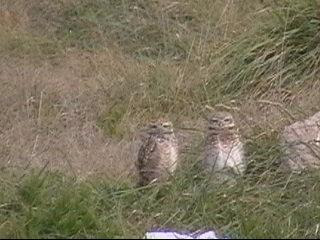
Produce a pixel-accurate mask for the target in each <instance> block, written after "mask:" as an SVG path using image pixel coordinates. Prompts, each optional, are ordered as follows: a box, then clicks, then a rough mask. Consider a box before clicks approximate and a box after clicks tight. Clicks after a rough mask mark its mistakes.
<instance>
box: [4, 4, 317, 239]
mask: <svg viewBox="0 0 320 240" xmlns="http://www.w3.org/2000/svg"><path fill="white" fill-rule="evenodd" d="M26 2H27V3H26ZM319 4H320V2H319V1H317V0H310V1H299V0H285V1H271V0H270V1H268V0H264V1H252V2H250V4H248V2H247V1H245V0H242V1H232V0H228V1H225V0H215V1H213V0H177V1H166V0H163V1H153V0H152V1H144V0H122V1H117V0H90V1H89V0H79V1H75V0H68V1H66V0H43V1H41V2H39V1H36V0H29V1H12V0H2V3H1V4H0V54H1V56H2V58H1V59H0V116H1V118H0V159H1V165H0V166H1V170H0V171H1V174H0V175H1V177H0V180H1V184H0V237H2V238H5V237H6V238H58V237H61V238H79V237H84V238H98V237H104V238H124V237H142V236H143V235H144V233H145V232H146V231H148V230H150V229H151V228H152V227H172V228H178V229H190V230H196V229H200V228H214V229H218V230H219V231H220V232H222V233H223V234H226V235H228V236H230V237H233V238H238V237H239V238H240V237H242V238H298V237H299V238H316V237H319V235H320V233H319V218H320V214H319V212H318V211H317V210H318V202H319V197H320V194H319V191H318V190H319V187H320V186H319V181H318V180H319V179H320V175H319V172H317V171H314V172H306V173H301V174H291V173H289V172H284V171H282V170H281V169H280V168H279V163H280V161H281V156H282V152H281V148H280V146H279V134H280V133H281V130H282V129H283V127H284V126H285V125H287V124H289V123H291V122H293V121H294V120H297V119H301V118H304V117H306V116H309V115H311V114H313V113H314V112H316V111H319V110H320V107H319V101H320V84H319V80H318V74H319V72H318V69H319V67H320V66H319V65H320V57H319V56H320V54H319V52H320V45H319V42H320V41H319V40H320V39H319V36H320V35H319V32H320V18H319V16H320V15H319V9H320V8H319V7H320V6H319ZM205 105H210V106H212V107H214V108H223V109H226V108H227V109H228V110H230V111H232V112H233V114H234V115H235V116H236V118H237V120H238V123H239V126H240V132H241V133H242V135H243V138H244V141H245V146H246V150H247V159H248V161H249V167H248V171H247V173H246V175H245V176H244V177H243V178H237V179H236V180H237V181H236V182H235V183H232V184H231V183H220V182H217V181H216V180H215V176H211V177H208V176H205V175H203V174H202V173H201V170H200V169H199V166H198V164H197V161H198V157H199V154H200V151H201V142H202V132H201V131H202V126H203V122H202V120H201V116H202V114H203V113H204V106H205ZM163 115H165V116H168V117H170V119H172V121H173V122H174V125H175V127H176V129H177V131H178V132H179V133H181V134H185V135H186V136H187V137H189V138H190V139H191V140H190V141H191V142H192V143H193V144H192V146H191V148H190V149H188V151H187V153H186V154H184V155H183V164H182V166H181V168H179V171H178V173H177V175H176V176H174V177H173V178H172V179H171V180H170V181H169V182H167V183H163V184H159V185H155V186H148V187H145V188H135V187H133V186H134V181H135V173H134V164H133V163H134V160H135V154H134V151H136V149H137V145H138V144H137V142H136V137H137V133H136V131H137V129H138V128H139V127H141V126H142V125H143V124H145V123H146V122H148V121H149V120H150V119H152V118H157V117H159V116H163ZM186 129H191V130H192V129H193V130H195V131H190V130H186Z"/></svg>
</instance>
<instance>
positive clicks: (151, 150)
mask: <svg viewBox="0 0 320 240" xmlns="http://www.w3.org/2000/svg"><path fill="white" fill-rule="evenodd" d="M177 163H178V143H177V139H176V136H175V134H174V131H173V125H172V123H171V122H170V121H167V120H165V119H159V120H158V121H156V122H153V123H150V124H149V125H148V126H146V127H145V128H144V129H142V144H141V147H140V149H139V152H138V158H137V161H136V168H137V170H138V173H139V182H138V186H145V185H147V184H149V183H151V182H155V181H163V180H166V179H168V177H169V176H170V175H173V174H174V172H175V170H176V168H177Z"/></svg>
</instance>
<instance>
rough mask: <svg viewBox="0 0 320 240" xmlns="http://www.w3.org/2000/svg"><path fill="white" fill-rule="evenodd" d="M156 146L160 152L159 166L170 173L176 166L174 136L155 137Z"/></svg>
mask: <svg viewBox="0 0 320 240" xmlns="http://www.w3.org/2000/svg"><path fill="white" fill-rule="evenodd" d="M157 143H158V144H157V147H158V150H159V153H160V159H161V163H160V165H161V167H162V168H165V169H166V170H167V171H169V172H170V173H173V172H174V171H175V170H176V168H177V161H178V148H177V142H176V140H175V138H174V137H173V138H171V139H163V138H159V139H157Z"/></svg>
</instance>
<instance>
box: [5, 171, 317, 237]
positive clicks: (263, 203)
mask: <svg viewBox="0 0 320 240" xmlns="http://www.w3.org/2000/svg"><path fill="white" fill-rule="evenodd" d="M2 174H3V175H5V174H4V173H2ZM193 174H194V175H193ZM193 174H190V176H189V177H185V176H178V177H176V178H175V181H174V182H171V183H167V184H164V185H158V186H154V187H149V188H146V189H136V188H132V187H129V186H127V185H126V184H121V183H110V182H108V181H106V180H105V179H91V180H87V181H85V182H78V181H76V180H74V179H72V178H70V177H66V176H64V175H63V174H61V173H58V172H43V173H42V174H39V172H38V171H35V172H33V173H31V174H29V175H27V176H25V177H23V178H22V179H21V178H20V179H16V178H12V176H10V178H8V179H7V178H6V177H4V178H2V185H3V187H2V191H1V192H2V193H3V194H2V196H1V202H2V205H1V212H2V213H1V219H2V220H1V222H2V225H1V228H0V232H1V236H2V237H9V238H30V237H36V238H48V237H49V238H51V237H55V238H56V237H62V238H79V237H84V238H92V237H102V238H110V237H111V238H119V237H120V238H123V237H134V238H141V237H143V233H144V232H145V231H148V230H149V229H150V228H152V227H154V226H158V227H160V226H161V227H176V228H183V229H184V228H188V229H199V228H203V227H214V228H218V229H219V230H220V231H222V232H224V234H226V235H229V236H232V237H235V238H239V237H246V238H298V237H302V238H316V237H318V236H319V235H318V232H317V229H318V227H317V224H318V221H319V217H320V216H319V215H318V214H317V212H318V211H317V209H318V200H319V197H320V196H319V191H318V190H319V184H318V183H317V182H318V180H319V174H318V173H313V174H309V175H307V174H304V175H300V176H293V175H281V174H271V176H269V178H268V179H267V180H262V181H260V182H259V183H257V182H256V181H257V180H261V179H262V177H261V178H260V177H259V176H258V175H256V176H253V175H251V176H248V177H246V178H245V179H239V181H238V182H237V183H236V184H235V185H228V184H218V183H214V182H213V181H212V182H208V181H207V180H206V179H204V178H198V179H197V180H194V179H192V178H191V177H194V176H195V175H196V172H193ZM192 175H193V176H192ZM9 180H10V181H12V180H15V184H14V185H15V186H12V185H6V184H5V183H6V181H9ZM163 206H166V207H165V208H163ZM280 226H281V227H280Z"/></svg>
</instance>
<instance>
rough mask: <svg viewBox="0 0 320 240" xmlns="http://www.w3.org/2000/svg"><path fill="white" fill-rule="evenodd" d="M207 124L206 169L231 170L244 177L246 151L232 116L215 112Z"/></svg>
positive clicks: (204, 163)
mask: <svg viewBox="0 0 320 240" xmlns="http://www.w3.org/2000/svg"><path fill="white" fill-rule="evenodd" d="M207 123H208V125H207V135H206V139H205V149H204V158H203V165H204V167H205V169H206V170H210V171H221V170H228V169H231V170H232V171H233V173H235V174H239V175H242V174H243V173H244V171H245V169H246V163H245V159H244V149H243V144H242V142H241V141H240V137H239V135H238V129H237V128H236V126H235V122H234V119H233V117H232V115H231V114H230V113H228V112H215V113H212V114H211V115H210V116H209V117H208V118H207Z"/></svg>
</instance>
